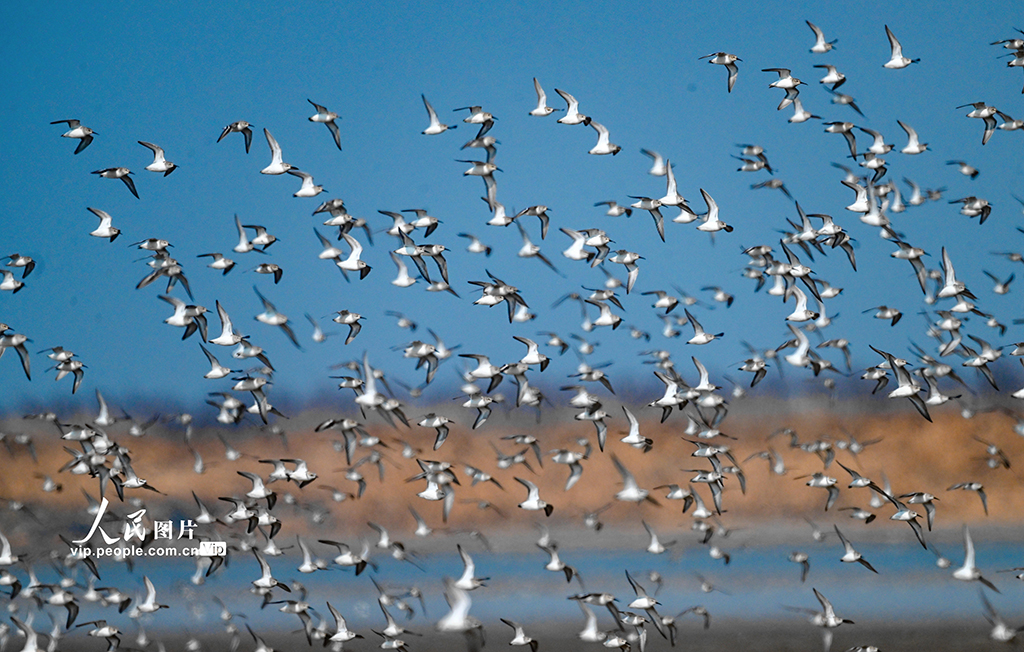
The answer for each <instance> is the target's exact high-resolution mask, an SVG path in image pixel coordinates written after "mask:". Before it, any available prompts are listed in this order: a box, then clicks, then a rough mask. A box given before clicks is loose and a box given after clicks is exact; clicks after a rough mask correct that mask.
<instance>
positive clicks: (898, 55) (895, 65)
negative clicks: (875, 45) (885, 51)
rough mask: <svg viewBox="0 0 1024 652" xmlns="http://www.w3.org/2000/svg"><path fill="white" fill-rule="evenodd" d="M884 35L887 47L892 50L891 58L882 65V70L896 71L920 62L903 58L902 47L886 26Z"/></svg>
mask: <svg viewBox="0 0 1024 652" xmlns="http://www.w3.org/2000/svg"><path fill="white" fill-rule="evenodd" d="M885 35H886V36H888V37H889V47H890V48H892V57H891V58H890V59H889V60H888V61H887V62H885V63H884V64H882V67H883V68H889V69H892V70H897V69H900V68H906V67H907V66H909V65H910V64H912V63H917V62H919V61H920V59H908V58H907V57H905V56H903V46H902V45H900V42H899V41H898V40H896V35H895V34H893V33H892V30H891V29H889V26H888V25H886V26H885Z"/></svg>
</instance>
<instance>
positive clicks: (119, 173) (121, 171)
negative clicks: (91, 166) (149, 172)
mask: <svg viewBox="0 0 1024 652" xmlns="http://www.w3.org/2000/svg"><path fill="white" fill-rule="evenodd" d="M131 173H132V171H131V170H129V169H128V168H104V169H102V170H95V171H94V172H93V174H98V175H99V176H101V177H103V178H104V179H120V180H121V181H123V182H124V185H125V186H127V187H128V190H130V191H131V193H132V194H133V195H135V198H136V199H138V198H139V193H138V191H137V190H135V182H134V181H133V180H132V178H131V177H130V176H128V175H130V174H131Z"/></svg>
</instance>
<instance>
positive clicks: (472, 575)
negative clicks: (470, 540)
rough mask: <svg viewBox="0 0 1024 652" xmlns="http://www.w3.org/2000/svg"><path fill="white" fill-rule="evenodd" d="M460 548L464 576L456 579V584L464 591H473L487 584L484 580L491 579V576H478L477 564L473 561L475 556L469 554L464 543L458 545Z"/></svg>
mask: <svg viewBox="0 0 1024 652" xmlns="http://www.w3.org/2000/svg"><path fill="white" fill-rule="evenodd" d="M456 547H457V548H458V550H459V556H460V557H462V564H463V570H462V576H461V577H460V578H459V579H458V580H456V581H455V583H454V586H455V587H456V588H459V589H462V590H463V591H472V590H473V589H477V588H479V587H481V586H486V585H485V584H484V582H486V581H487V580H489V579H490V578H489V577H477V576H476V564H474V563H473V558H472V557H470V556H469V553H468V552H466V551H465V550H464V549H463V548H462V544H458V545H457V546H456Z"/></svg>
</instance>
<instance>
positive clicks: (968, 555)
mask: <svg viewBox="0 0 1024 652" xmlns="http://www.w3.org/2000/svg"><path fill="white" fill-rule="evenodd" d="M953 578H954V579H958V580H960V581H962V582H973V581H975V580H977V581H978V582H981V583H982V584H984V585H985V586H987V587H988V588H990V589H992V590H993V591H995V592H996V593H999V589H997V588H996V587H995V585H994V584H992V582H989V581H988V580H987V579H985V578H984V577H982V576H981V571H979V570H978V567H977V566H976V565H975V562H974V541H973V540H972V539H971V531H970V530H968V529H967V526H966V525H964V565H963V566H961V567H960V568H958V569H956V570H955V571H953Z"/></svg>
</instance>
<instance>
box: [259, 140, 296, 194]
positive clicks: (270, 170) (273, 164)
mask: <svg viewBox="0 0 1024 652" xmlns="http://www.w3.org/2000/svg"><path fill="white" fill-rule="evenodd" d="M263 135H264V136H266V137H267V145H270V165H268V166H267V167H265V168H263V169H262V170H260V174H273V175H277V174H284V173H285V172H288V171H289V170H293V169H295V170H297V169H298V168H295V167H294V166H292V165H291V164H289V163H285V162H284V158H283V157H282V154H281V146H280V145H278V144H277V139H275V138H274V137H273V136H272V135H271V133H270V130H268V129H267V128H266V127H264V128H263ZM303 181H305V180H303Z"/></svg>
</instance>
